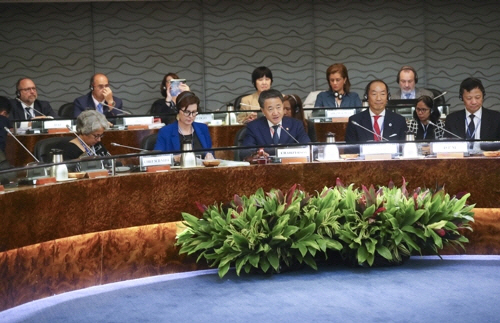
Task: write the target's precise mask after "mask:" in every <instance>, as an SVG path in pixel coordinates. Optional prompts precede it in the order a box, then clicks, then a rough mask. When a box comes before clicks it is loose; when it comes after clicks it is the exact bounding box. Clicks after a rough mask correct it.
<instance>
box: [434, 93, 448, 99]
mask: <svg viewBox="0 0 500 323" xmlns="http://www.w3.org/2000/svg"><path fill="white" fill-rule="evenodd" d="M446 93H448V91H444V92H443V93H441V94H440V95H438V96H436V97H435V98H433V99H432V100H436V99H437V98H439V97H442V96H443V95H445V94H446Z"/></svg>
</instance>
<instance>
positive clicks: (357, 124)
mask: <svg viewBox="0 0 500 323" xmlns="http://www.w3.org/2000/svg"><path fill="white" fill-rule="evenodd" d="M351 123H352V124H353V125H355V126H358V127H360V128H361V129H365V130H366V131H368V132H369V133H372V134H374V135H375V136H377V137H380V139H382V141H389V139H386V138H384V137H382V135H379V134H377V133H376V132H374V131H371V130H370V129H368V128H366V127H363V126H362V125H360V124H359V123H357V122H356V121H354V120H352V121H351Z"/></svg>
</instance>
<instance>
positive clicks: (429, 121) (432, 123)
mask: <svg viewBox="0 0 500 323" xmlns="http://www.w3.org/2000/svg"><path fill="white" fill-rule="evenodd" d="M427 122H428V123H429V124H431V125H433V126H434V127H436V128H438V129H441V130H443V131H446V132H447V133H449V134H451V135H453V136H455V137H457V138H458V139H460V140H464V138H462V137H460V136H457V135H456V134H454V133H453V132H451V131H449V130H446V129H445V128H443V127H441V126H438V125H437V124H435V123H434V122H432V121H431V120H428V121H427Z"/></svg>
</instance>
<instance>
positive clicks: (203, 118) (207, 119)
mask: <svg viewBox="0 0 500 323" xmlns="http://www.w3.org/2000/svg"><path fill="white" fill-rule="evenodd" d="M212 120H214V114H213V113H207V114H199V115H197V116H196V118H195V119H194V121H196V122H200V123H211V122H212Z"/></svg>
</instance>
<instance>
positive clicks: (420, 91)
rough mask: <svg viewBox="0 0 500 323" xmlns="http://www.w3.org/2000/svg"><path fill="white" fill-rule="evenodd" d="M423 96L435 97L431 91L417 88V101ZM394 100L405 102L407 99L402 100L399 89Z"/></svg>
mask: <svg viewBox="0 0 500 323" xmlns="http://www.w3.org/2000/svg"><path fill="white" fill-rule="evenodd" d="M422 95H427V96H430V97H431V98H433V97H434V94H432V92H431V91H429V90H426V89H424V88H419V87H416V88H415V99H418V98H419V97H421V96H422ZM392 99H393V100H400V99H403V100H404V99H406V98H402V97H401V88H398V90H397V91H396V92H395V93H394V96H393V97H392Z"/></svg>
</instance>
